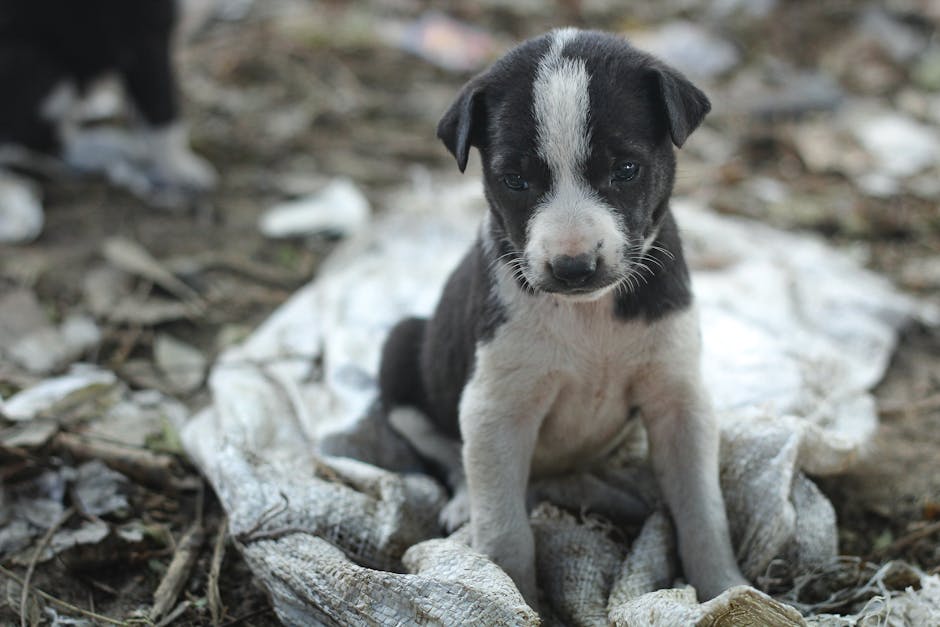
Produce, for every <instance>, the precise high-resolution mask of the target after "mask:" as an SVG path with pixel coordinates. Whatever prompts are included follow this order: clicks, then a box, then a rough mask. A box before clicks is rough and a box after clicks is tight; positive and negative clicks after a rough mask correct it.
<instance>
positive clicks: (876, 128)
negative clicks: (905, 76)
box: [852, 112, 940, 178]
mask: <svg viewBox="0 0 940 627" xmlns="http://www.w3.org/2000/svg"><path fill="white" fill-rule="evenodd" d="M852 129H853V131H854V133H855V137H856V138H857V139H858V141H859V142H860V143H861V144H862V147H864V148H865V150H866V151H867V152H868V154H869V155H871V157H872V158H873V159H874V160H875V162H876V164H877V166H878V167H879V169H880V171H881V172H882V173H883V174H884V175H885V176H888V177H895V178H897V177H906V176H911V175H914V174H917V173H918V172H920V171H922V170H924V169H926V168H928V167H929V166H931V165H933V164H934V163H936V162H937V160H938V159H940V139H938V137H937V133H936V131H934V130H933V129H932V128H930V127H928V126H925V125H924V124H920V123H919V122H916V121H914V120H912V119H911V118H909V117H906V116H903V115H899V114H897V113H893V112H885V113H879V114H876V115H874V116H870V117H869V116H866V117H863V118H861V119H859V120H858V121H857V122H856V123H855V124H853V125H852Z"/></svg>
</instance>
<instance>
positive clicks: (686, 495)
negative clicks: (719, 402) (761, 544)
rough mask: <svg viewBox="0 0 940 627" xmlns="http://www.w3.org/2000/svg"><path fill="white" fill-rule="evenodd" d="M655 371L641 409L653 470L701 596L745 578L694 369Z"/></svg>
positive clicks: (713, 423) (714, 429)
mask: <svg viewBox="0 0 940 627" xmlns="http://www.w3.org/2000/svg"><path fill="white" fill-rule="evenodd" d="M695 363H697V359H695ZM658 374H661V375H663V376H662V378H660V379H659V382H658V383H657V387H659V386H663V387H660V388H659V392H658V393H657V394H655V396H653V397H652V398H649V399H648V401H647V403H646V404H645V405H644V412H643V416H644V422H645V425H646V429H647V433H648V437H649V444H650V455H651V457H652V462H653V470H654V472H655V474H656V478H657V482H658V484H659V488H660V490H661V492H662V494H663V497H664V499H665V501H666V504H667V506H668V507H669V511H670V513H671V514H672V519H673V522H674V523H675V527H676V531H677V536H678V544H679V557H680V558H681V561H682V567H683V570H684V572H685V576H686V579H687V580H688V581H689V583H691V584H692V585H693V586H694V587H695V589H696V591H697V592H698V596H699V599H700V600H703V601H705V600H708V599H711V598H713V597H715V596H717V595H718V594H721V593H722V592H724V591H725V590H727V589H728V588H730V587H732V586H736V585H746V584H747V581H746V580H745V579H744V577H743V576H742V575H741V571H740V570H739V568H738V565H737V562H736V560H735V556H734V550H733V548H732V546H731V539H730V538H731V536H730V533H729V528H728V517H727V513H726V510H725V504H724V499H723V498H722V494H721V486H720V484H719V480H718V454H719V431H718V424H717V420H716V419H715V416H714V414H713V412H712V409H711V405H710V403H709V401H708V398H707V396H706V394H705V391H704V389H703V387H702V383H701V381H699V377H698V376H697V375H692V374H691V373H688V376H687V377H686V378H685V379H682V380H677V379H676V378H671V377H669V373H658ZM654 376H655V375H654ZM666 381H669V383H666Z"/></svg>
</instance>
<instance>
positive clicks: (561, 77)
mask: <svg viewBox="0 0 940 627" xmlns="http://www.w3.org/2000/svg"><path fill="white" fill-rule="evenodd" d="M578 33H579V31H578V30H577V29H574V28H568V29H564V30H559V31H555V32H554V33H553V35H552V41H551V45H550V46H549V49H548V52H547V53H546V54H545V56H543V57H542V59H541V60H540V62H539V66H538V69H537V71H536V76H535V82H534V84H533V88H532V92H533V94H532V98H533V101H534V102H533V113H534V115H535V122H536V129H537V133H536V134H537V150H538V155H539V157H541V158H542V159H543V160H544V161H545V163H546V164H547V165H548V167H549V170H550V171H551V175H552V186H551V190H550V191H549V193H548V194H547V195H546V196H545V198H543V199H542V201H541V203H540V204H539V206H538V207H537V208H536V211H535V213H534V214H533V216H532V217H531V218H530V221H529V224H528V227H527V230H528V236H529V237H528V243H527V245H526V258H527V261H528V265H529V266H530V267H531V268H533V269H534V270H535V272H537V273H544V272H546V268H547V266H548V265H549V264H550V263H551V262H552V260H553V259H554V258H555V257H557V256H559V255H568V256H577V255H580V254H596V255H597V256H598V257H599V258H600V259H601V260H602V261H603V262H604V264H605V265H606V266H607V267H608V268H610V269H614V270H615V271H616V269H617V267H618V265H619V255H620V250H621V248H622V246H623V236H622V234H621V221H620V219H619V218H618V217H617V216H615V212H614V211H613V209H612V208H611V207H610V206H609V205H607V204H606V203H605V202H604V201H603V200H602V199H601V198H600V197H599V195H598V194H597V192H596V191H595V190H594V189H592V188H591V186H590V185H589V184H588V182H587V181H586V180H585V177H584V174H583V170H584V168H585V166H586V164H587V160H588V157H589V156H590V150H591V130H590V128H589V126H588V117H589V114H590V97H589V95H588V86H589V84H590V80H591V77H590V75H589V74H588V71H587V66H586V65H585V63H584V60H583V59H576V58H570V57H565V56H563V54H562V52H563V51H564V48H565V46H566V45H567V44H568V43H569V42H570V41H572V39H574V38H575V37H577V35H578Z"/></svg>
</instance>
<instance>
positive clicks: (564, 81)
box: [532, 28, 590, 180]
mask: <svg viewBox="0 0 940 627" xmlns="http://www.w3.org/2000/svg"><path fill="white" fill-rule="evenodd" d="M577 34H578V31H577V29H574V28H566V29H563V30H559V31H555V32H554V33H553V36H552V43H551V46H550V48H549V50H548V52H547V53H546V54H545V56H544V57H542V60H541V61H540V62H539V67H538V70H537V73H536V76H535V83H534V85H533V88H532V91H533V99H534V101H535V102H534V113H535V122H536V128H537V132H538V152H539V156H540V157H542V159H544V160H545V162H546V163H547V164H548V166H549V168H550V169H551V171H552V175H553V176H554V177H555V178H556V179H569V180H570V179H572V178H575V177H577V176H578V173H579V172H580V170H581V168H582V167H583V166H584V163H585V161H586V160H587V157H588V152H589V150H590V135H589V131H588V112H589V110H590V98H589V97H588V83H589V82H590V76H589V75H588V72H587V67H586V66H585V64H584V61H583V60H582V59H572V58H566V57H563V56H562V51H563V50H564V48H565V45H566V44H567V43H568V42H569V41H571V40H572V39H573V38H574V37H576V36H577Z"/></svg>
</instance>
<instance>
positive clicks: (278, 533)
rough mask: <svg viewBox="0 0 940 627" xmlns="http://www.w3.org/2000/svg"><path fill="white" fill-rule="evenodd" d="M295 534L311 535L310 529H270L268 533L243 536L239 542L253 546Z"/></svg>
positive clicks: (260, 532)
mask: <svg viewBox="0 0 940 627" xmlns="http://www.w3.org/2000/svg"><path fill="white" fill-rule="evenodd" d="M295 533H307V534H309V533H310V529H304V528H303V527H280V528H278V529H269V530H267V531H255V532H254V533H252V534H241V535H240V536H239V537H238V541H239V542H241V543H242V544H251V543H252V542H260V541H261V540H280V539H281V538H283V537H284V536H290V535H293V534H295Z"/></svg>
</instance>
